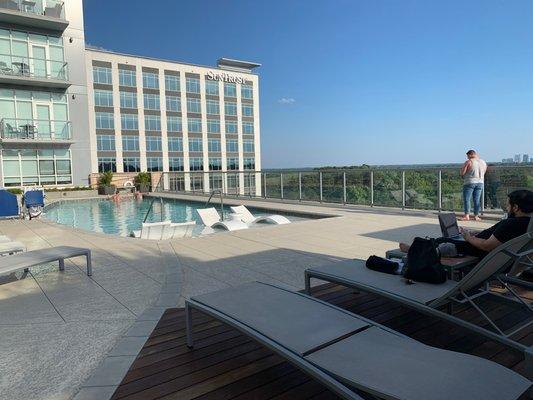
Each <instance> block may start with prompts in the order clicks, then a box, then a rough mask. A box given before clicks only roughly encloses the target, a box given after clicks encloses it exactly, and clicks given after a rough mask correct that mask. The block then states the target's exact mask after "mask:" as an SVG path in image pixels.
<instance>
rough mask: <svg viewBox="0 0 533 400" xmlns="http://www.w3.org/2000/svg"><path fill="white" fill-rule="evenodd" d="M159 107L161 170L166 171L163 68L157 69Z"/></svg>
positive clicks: (165, 109)
mask: <svg viewBox="0 0 533 400" xmlns="http://www.w3.org/2000/svg"><path fill="white" fill-rule="evenodd" d="M159 109H160V110H161V150H162V153H163V171H164V172H168V171H169V166H168V139H167V102H166V94H165V70H164V69H159Z"/></svg>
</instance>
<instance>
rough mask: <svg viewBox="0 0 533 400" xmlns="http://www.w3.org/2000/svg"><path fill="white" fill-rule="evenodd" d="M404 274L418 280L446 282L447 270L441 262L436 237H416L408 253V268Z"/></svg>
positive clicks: (407, 277)
mask: <svg viewBox="0 0 533 400" xmlns="http://www.w3.org/2000/svg"><path fill="white" fill-rule="evenodd" d="M403 276H404V278H406V279H412V280H413V281H418V282H426V283H444V282H446V271H445V270H444V268H443V267H442V265H441V263H440V256H439V252H438V250H437V244H436V243H435V239H424V238H420V237H417V238H415V240H414V241H413V244H412V245H411V247H410V248H409V252H408V253H407V268H406V270H405V273H404V274H403Z"/></svg>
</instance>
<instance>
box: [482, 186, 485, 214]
mask: <svg viewBox="0 0 533 400" xmlns="http://www.w3.org/2000/svg"><path fill="white" fill-rule="evenodd" d="M484 212H485V184H484V183H483V186H482V188H481V215H483V213H484Z"/></svg>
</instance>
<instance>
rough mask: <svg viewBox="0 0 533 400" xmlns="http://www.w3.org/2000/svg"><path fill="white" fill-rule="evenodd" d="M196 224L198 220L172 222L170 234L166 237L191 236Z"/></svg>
mask: <svg viewBox="0 0 533 400" xmlns="http://www.w3.org/2000/svg"><path fill="white" fill-rule="evenodd" d="M195 226H196V221H188V222H176V223H171V224H170V226H169V229H168V236H167V237H165V239H175V238H183V237H190V236H192V231H193V229H194V227H195Z"/></svg>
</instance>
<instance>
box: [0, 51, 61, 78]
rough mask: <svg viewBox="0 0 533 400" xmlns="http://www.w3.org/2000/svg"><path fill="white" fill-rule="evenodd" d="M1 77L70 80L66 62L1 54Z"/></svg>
mask: <svg viewBox="0 0 533 400" xmlns="http://www.w3.org/2000/svg"><path fill="white" fill-rule="evenodd" d="M0 75H12V76H25V77H29V78H42V79H58V80H63V81H66V80H68V64H67V63H66V62H64V61H57V60H49V59H41V58H31V57H21V56H15V55H12V54H0Z"/></svg>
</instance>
